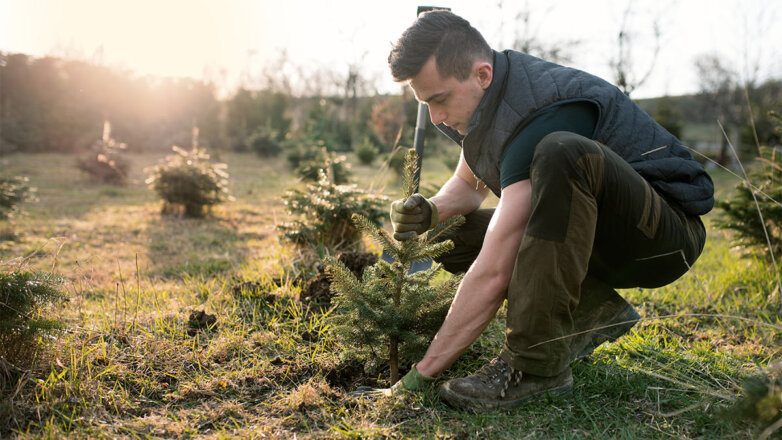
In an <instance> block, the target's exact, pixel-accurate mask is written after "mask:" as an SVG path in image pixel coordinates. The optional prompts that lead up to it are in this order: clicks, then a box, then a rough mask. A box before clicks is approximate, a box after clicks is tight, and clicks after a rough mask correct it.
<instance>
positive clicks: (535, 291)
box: [438, 132, 706, 376]
mask: <svg viewBox="0 0 782 440" xmlns="http://www.w3.org/2000/svg"><path fill="white" fill-rule="evenodd" d="M530 183H531V186H532V202H531V208H530V209H531V210H530V218H529V222H528V224H527V228H526V230H525V233H524V238H523V239H522V242H521V245H520V247H519V250H518V255H517V257H516V265H515V269H514V272H513V275H512V277H511V280H510V283H509V285H508V291H507V301H508V305H507V329H506V342H505V346H504V348H503V350H502V353H501V356H502V357H503V359H505V360H506V361H507V362H508V363H510V364H511V365H512V366H513V367H514V368H516V369H518V370H520V371H523V372H526V373H529V374H534V375H538V376H552V375H556V374H558V373H560V372H561V371H563V370H564V369H565V368H568V366H569V363H570V359H571V353H570V339H569V337H570V336H572V335H573V332H574V317H575V318H576V319H575V321H576V322H589V315H590V313H591V310H592V308H593V307H595V306H596V304H599V303H601V302H603V301H604V300H605V301H608V302H612V303H615V304H619V306H621V305H624V306H626V305H627V303H626V302H624V300H623V299H621V297H619V295H618V294H617V293H616V291H615V290H614V289H621V288H630V287H643V288H654V287H660V286H663V285H666V284H669V283H671V282H673V281H674V280H676V279H677V278H679V277H680V276H682V275H683V274H684V273H685V272H687V270H688V269H689V268H690V267H691V266H692V264H693V263H694V262H695V260H696V259H697V258H698V256H699V255H700V253H701V251H702V250H703V246H704V243H705V239H706V232H705V228H704V226H703V223H702V222H701V220H700V217H697V216H688V215H686V214H684V213H683V212H682V211H681V210H680V209H679V208H678V207H676V206H674V205H672V204H669V203H668V202H667V201H666V200H665V199H664V198H662V197H660V196H659V195H658V194H657V193H656V192H655V190H654V189H653V188H652V187H651V185H650V184H649V183H648V182H647V181H646V180H644V179H643V178H642V177H641V176H640V175H639V174H638V173H637V172H636V171H635V170H633V169H632V167H631V166H630V165H629V164H628V163H627V162H625V161H624V160H623V159H622V158H621V157H619V156H618V155H617V154H616V153H614V152H613V151H611V150H610V149H608V148H607V147H605V146H603V145H601V144H599V143H597V142H595V141H593V140H590V139H588V138H585V137H582V136H579V135H576V134H573V133H569V132H556V133H552V134H550V135H548V136H546V137H545V138H543V140H542V141H541V142H540V144H538V146H537V148H536V151H535V155H534V157H533V161H532V166H531V175H530ZM493 211H494V210H492V209H479V210H477V211H474V212H473V213H471V214H469V215H467V216H466V217H467V222H466V223H465V224H464V225H463V226H462V227H461V228H460V230H459V231H457V232H456V234H455V235H454V236H453V237H451V239H452V240H453V241H454V244H455V245H456V247H455V249H454V250H453V251H451V252H450V253H448V254H446V255H444V256H442V257H440V258H438V261H439V262H441V263H442V264H443V266H444V267H445V268H446V270H448V271H450V272H454V273H458V272H464V271H466V270H467V269H468V268H469V267H470V265H471V264H472V262H473V261H474V260H475V258H476V257H477V255H478V253H479V252H480V249H481V246H482V244H483V238H484V236H485V234H486V228H487V226H488V224H489V221H490V219H491V216H492V214H493ZM620 302H621V304H620ZM579 317H580V319H578V318H579ZM579 330H583V329H579Z"/></svg>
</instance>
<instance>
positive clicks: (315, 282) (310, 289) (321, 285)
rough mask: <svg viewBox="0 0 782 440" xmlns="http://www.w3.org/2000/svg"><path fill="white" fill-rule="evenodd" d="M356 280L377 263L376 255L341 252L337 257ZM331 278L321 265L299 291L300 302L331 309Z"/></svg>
mask: <svg viewBox="0 0 782 440" xmlns="http://www.w3.org/2000/svg"><path fill="white" fill-rule="evenodd" d="M337 259H338V260H339V261H341V262H342V264H344V265H345V266H346V267H347V268H348V269H350V271H351V272H353V275H355V276H356V277H357V278H358V279H361V277H362V275H363V274H364V269H365V268H366V267H367V266H371V265H373V264H375V263H377V255H375V254H373V253H371V252H342V253H341V254H339V256H337ZM333 296H334V295H333V294H332V293H331V277H330V276H329V275H328V273H327V272H326V268H325V267H323V266H322V265H321V267H319V268H318V274H317V275H316V276H315V278H313V279H312V280H310V281H309V283H307V285H306V286H304V287H303V288H302V290H301V301H302V303H305V304H310V305H313V306H316V308H321V309H328V308H329V307H331V298H332V297H333Z"/></svg>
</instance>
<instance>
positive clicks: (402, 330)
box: [325, 150, 464, 384]
mask: <svg viewBox="0 0 782 440" xmlns="http://www.w3.org/2000/svg"><path fill="white" fill-rule="evenodd" d="M416 166H417V162H416V154H415V151H414V150H411V151H410V152H409V153H408V154H407V160H406V162H405V197H406V198H407V197H410V196H411V195H412V194H413V193H414V191H415V188H417V186H418V185H417V181H416V180H417V179H416V178H415V177H414V176H415V174H416V173H415V169H416ZM353 221H354V222H355V223H356V225H357V226H358V228H359V229H360V230H361V231H363V232H365V233H367V234H369V235H370V236H371V237H372V238H373V239H374V240H375V241H376V242H377V243H378V244H379V245H380V246H382V247H383V249H384V250H385V251H386V252H387V253H388V254H390V255H391V256H392V257H393V260H394V262H393V263H388V262H386V261H382V260H380V261H378V262H377V264H375V265H374V266H370V267H367V268H366V270H365V271H364V275H363V277H362V280H359V279H358V278H356V276H355V275H353V274H352V273H351V272H350V270H348V268H347V267H345V265H344V264H342V263H341V262H340V261H338V260H337V259H335V258H332V257H326V258H325V263H326V266H327V268H328V270H329V273H330V274H331V276H332V284H331V289H332V292H333V293H334V294H335V299H334V302H335V303H336V309H335V313H334V315H332V316H333V319H332V325H333V327H332V331H333V332H334V334H335V335H336V336H337V338H338V339H340V340H341V341H342V342H344V343H345V344H344V345H345V347H346V350H348V351H349V352H351V353H350V354H355V355H359V356H362V357H364V358H370V359H373V360H376V361H377V360H380V359H388V364H389V367H390V370H391V378H390V380H391V384H394V383H396V382H397V381H398V380H399V365H400V362H402V361H411V360H413V359H417V358H419V357H420V356H421V355H422V354H423V352H424V351H425V350H426V347H427V345H428V343H429V341H430V340H431V338H432V337H433V336H434V334H435V333H436V332H437V329H438V328H439V326H440V324H442V321H443V319H444V318H445V315H446V314H447V313H448V308H449V307H450V303H451V299H452V297H453V293H454V292H455V290H456V287H457V286H458V285H459V282H460V281H461V278H460V277H458V276H456V277H450V278H448V279H446V280H444V281H442V282H440V283H439V284H433V283H432V281H433V279H434V278H435V277H436V276H437V274H438V272H439V271H440V268H441V265H440V264H434V265H433V266H432V267H431V268H430V269H428V270H424V271H420V272H416V273H412V274H411V273H410V266H411V264H412V263H413V262H415V261H421V260H425V259H428V258H436V257H438V256H440V255H443V254H444V253H446V252H448V251H450V250H451V249H453V242H452V241H450V240H444V237H446V236H447V235H448V234H450V233H452V232H453V231H454V230H455V229H456V228H457V227H459V226H460V225H461V224H462V223H464V217H461V216H456V217H453V218H451V219H449V220H447V221H444V222H442V223H440V224H439V225H437V226H436V227H435V228H434V229H432V230H431V231H429V232H427V233H426V234H423V235H421V236H418V237H415V238H413V239H410V240H407V241H404V242H398V241H396V240H394V239H393V238H392V237H391V235H390V234H389V233H388V232H386V231H385V230H383V229H382V228H378V227H376V226H375V225H374V224H373V223H372V222H371V221H369V220H368V219H366V218H365V217H362V216H361V215H353ZM383 346H385V347H387V353H378V352H377V351H376V350H377V347H383Z"/></svg>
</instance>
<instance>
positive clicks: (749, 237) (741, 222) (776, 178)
mask: <svg viewBox="0 0 782 440" xmlns="http://www.w3.org/2000/svg"><path fill="white" fill-rule="evenodd" d="M770 116H771V117H772V118H775V119H776V120H777V121H778V124H779V125H778V126H777V130H778V131H779V132H780V133H782V117H780V116H779V115H778V114H776V113H773V112H772V113H770ZM756 162H757V163H756V166H754V167H752V168H750V169H749V170H748V172H747V180H742V181H741V182H740V183H738V184H737V185H736V188H735V192H734V193H733V194H732V195H731V196H730V197H728V198H726V199H725V200H721V201H718V202H717V206H718V207H719V208H720V209H721V211H722V212H720V215H719V216H718V217H717V218H716V219H715V225H716V226H717V227H718V228H722V229H728V230H731V231H733V232H734V235H733V242H734V244H735V245H737V246H741V247H743V248H744V249H745V250H746V251H748V252H747V254H749V255H755V254H757V251H761V252H762V253H764V254H765V255H766V256H767V257H771V256H773V255H779V254H780V251H782V205H780V201H782V155H780V153H779V151H777V150H776V148H769V147H760V154H759V156H758V157H757V158H756Z"/></svg>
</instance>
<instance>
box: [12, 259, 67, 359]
mask: <svg viewBox="0 0 782 440" xmlns="http://www.w3.org/2000/svg"><path fill="white" fill-rule="evenodd" d="M61 284H62V279H60V278H59V277H57V276H56V275H52V274H50V273H45V272H26V271H17V272H12V273H0V358H3V359H5V360H6V361H8V362H10V363H12V364H13V365H15V366H16V367H18V368H27V367H29V366H30V365H31V364H32V362H33V359H34V356H35V352H36V349H37V348H38V345H39V343H40V340H39V337H40V336H42V335H45V334H48V333H51V332H53V331H56V330H58V329H60V328H61V327H62V323H61V322H59V321H57V320H54V319H47V318H45V317H44V312H45V311H46V309H47V307H49V306H52V305H55V304H59V303H61V302H63V301H64V300H65V296H64V295H63V294H62V293H61V292H60V291H59V288H60V286H61Z"/></svg>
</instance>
